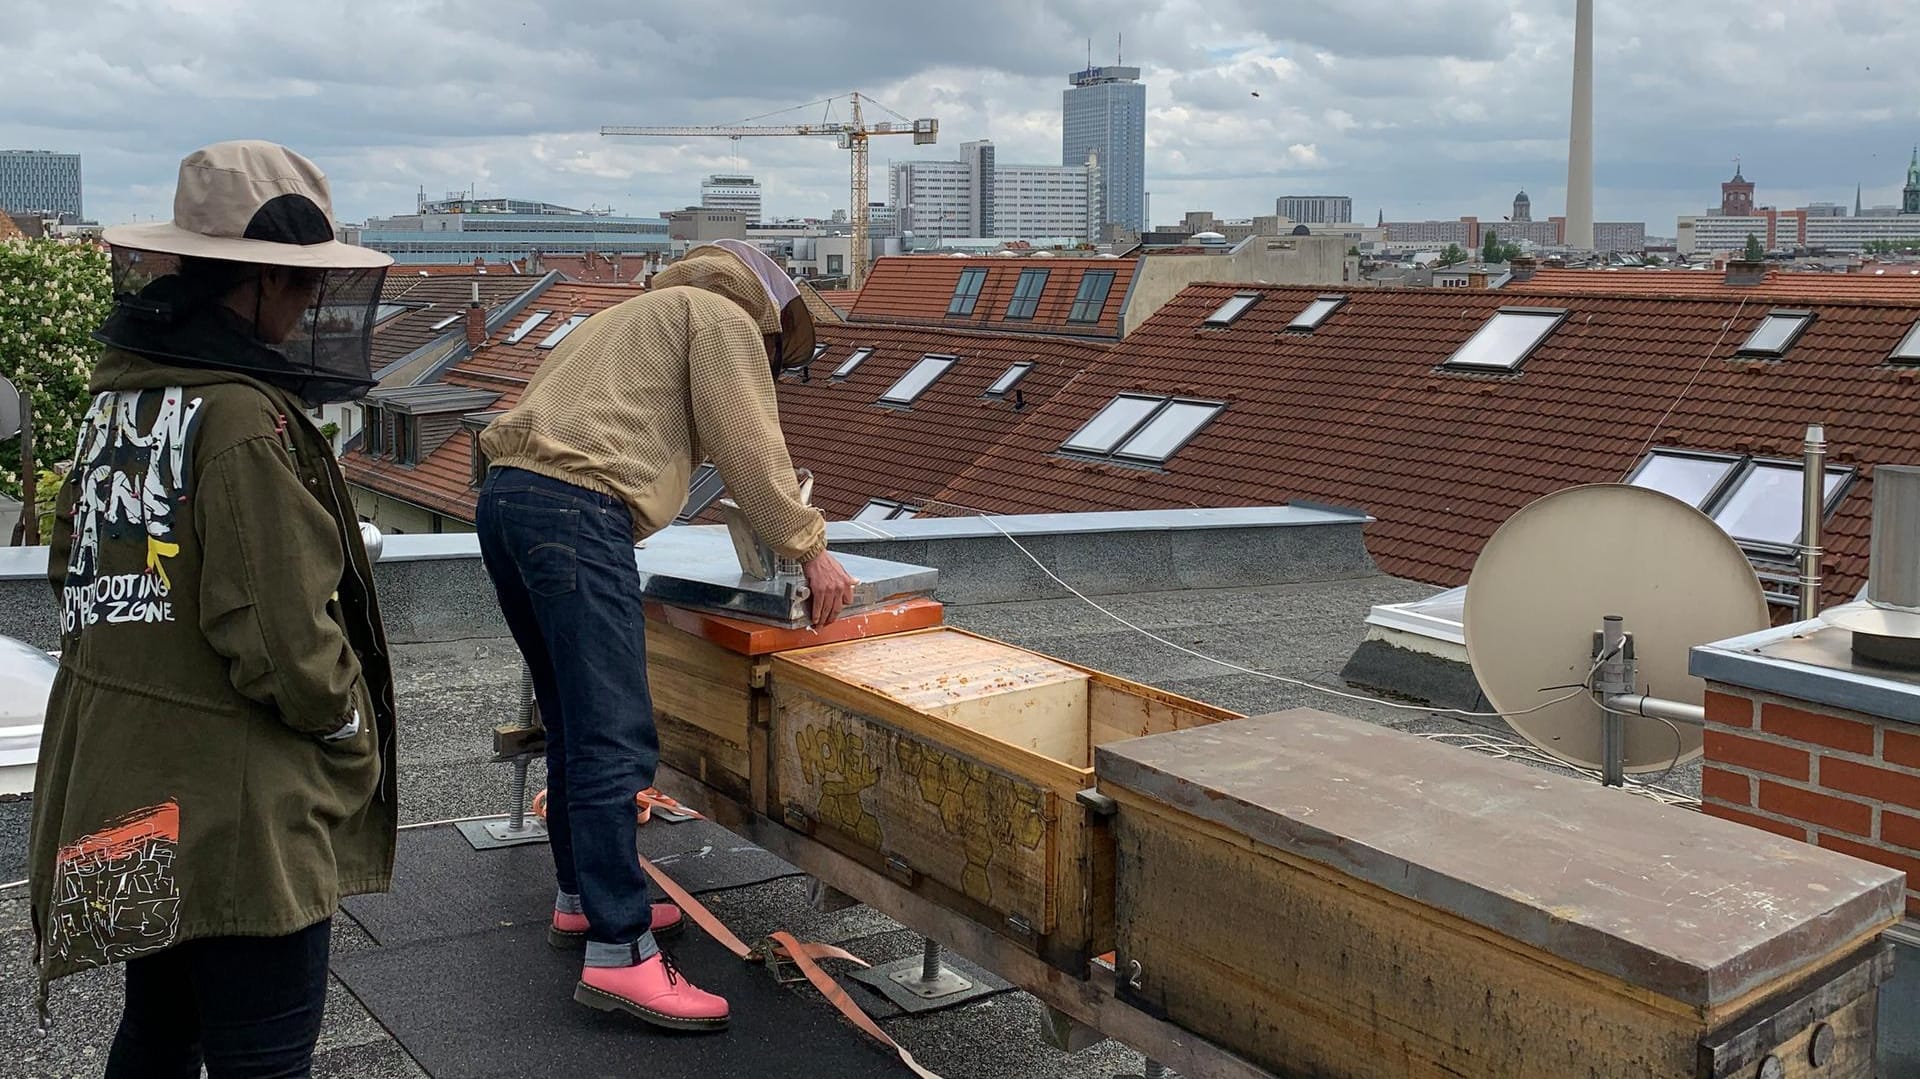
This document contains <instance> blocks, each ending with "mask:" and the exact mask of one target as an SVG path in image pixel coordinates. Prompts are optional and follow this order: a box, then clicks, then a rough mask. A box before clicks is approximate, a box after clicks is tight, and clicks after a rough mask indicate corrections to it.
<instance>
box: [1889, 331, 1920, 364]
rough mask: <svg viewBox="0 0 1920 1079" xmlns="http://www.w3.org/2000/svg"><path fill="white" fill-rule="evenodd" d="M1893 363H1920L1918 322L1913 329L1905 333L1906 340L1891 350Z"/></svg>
mask: <svg viewBox="0 0 1920 1079" xmlns="http://www.w3.org/2000/svg"><path fill="white" fill-rule="evenodd" d="M1893 361H1894V362H1895V363H1920V322H1916V323H1914V324H1913V329H1911V330H1908V331H1907V336H1906V339H1905V340H1903V341H1901V342H1900V347H1899V348H1896V349H1894V350H1893Z"/></svg>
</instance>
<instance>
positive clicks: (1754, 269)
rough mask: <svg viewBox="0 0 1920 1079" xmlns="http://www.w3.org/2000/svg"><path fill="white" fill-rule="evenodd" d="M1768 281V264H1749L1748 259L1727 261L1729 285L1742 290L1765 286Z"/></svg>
mask: <svg viewBox="0 0 1920 1079" xmlns="http://www.w3.org/2000/svg"><path fill="white" fill-rule="evenodd" d="M1766 280H1767V264H1766V263H1764V262H1748V261H1747V260H1746V259H1728V260H1727V284H1729V285H1734V286H1737V287H1740V288H1746V287H1748V286H1751V285H1758V284H1763V283H1765V281H1766Z"/></svg>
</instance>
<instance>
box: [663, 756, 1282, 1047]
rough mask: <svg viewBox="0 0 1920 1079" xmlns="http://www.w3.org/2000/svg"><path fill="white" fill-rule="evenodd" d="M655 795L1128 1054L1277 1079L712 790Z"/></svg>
mask: <svg viewBox="0 0 1920 1079" xmlns="http://www.w3.org/2000/svg"><path fill="white" fill-rule="evenodd" d="M660 788H661V789H662V790H664V791H666V792H667V793H668V794H670V795H672V796H673V797H674V798H676V799H679V800H680V801H681V802H682V803H684V804H686V805H688V806H691V807H693V808H695V809H697V810H699V811H700V812H701V813H703V814H705V815H707V816H708V817H710V818H712V819H714V820H716V821H722V822H729V821H732V822H737V823H727V827H730V828H734V829H736V830H737V831H738V832H739V833H740V834H742V835H744V836H746V837H747V838H749V839H751V840H753V841H754V842H755V843H758V844H759V845H760V846H761V847H763V848H765V849H766V850H768V851H770V852H772V853H773V854H775V855H778V856H779V857H781V858H783V859H785V860H786V861H788V862H790V863H792V864H793V865H795V866H797V867H798V868H800V869H802V870H804V871H806V872H807V873H808V874H810V875H812V876H813V877H815V878H817V879H819V880H821V881H824V882H825V883H827V884H828V885H830V886H832V887H834V888H838V889H840V890H841V891H843V892H846V893H847V894H848V895H852V896H855V897H857V898H858V899H859V900H860V901H861V902H862V903H865V904H866V905H868V906H870V907H872V908H874V909H875V910H878V911H880V912H881V913H882V914H885V915H887V916H888V917H890V918H892V919H894V920H895V921H897V922H899V923H900V924H902V925H904V926H906V927H908V928H909V929H912V930H914V931H915V932H917V933H921V934H924V935H925V936H928V937H931V938H933V939H934V940H938V941H940V942H941V943H942V944H944V945H946V946H948V947H950V948H952V949H954V950H955V951H956V952H958V953H959V954H961V955H964V956H966V957H967V958H968V959H969V960H971V961H973V962H975V963H978V964H980V965H981V966H983V967H985V968H986V969H988V970H991V971H993V972H994V973H995V974H998V975H999V976H1000V977H1002V978H1005V979H1006V980H1007V981H1008V982H1011V983H1012V984H1014V985H1016V986H1019V987H1020V988H1021V989H1022V990H1024V991H1026V992H1027V993H1030V994H1032V995H1033V996H1035V997H1037V998H1039V1000H1040V1001H1041V1002H1042V1003H1044V1004H1046V1005H1048V1006H1050V1007H1053V1008H1056V1009H1058V1010H1059V1011H1060V1012H1062V1013H1064V1014H1065V1015H1067V1016H1070V1017H1071V1018H1073V1019H1074V1020H1075V1021H1077V1022H1080V1023H1084V1024H1086V1025H1087V1026H1088V1027H1091V1028H1092V1029H1094V1030H1097V1031H1100V1032H1101V1033H1102V1034H1105V1035H1106V1036H1108V1037H1110V1038H1113V1039H1114V1040H1116V1041H1119V1042H1122V1043H1124V1044H1126V1045H1130V1046H1132V1047H1133V1048H1134V1049H1137V1050H1139V1051H1140V1052H1143V1053H1145V1054H1146V1055H1147V1056H1149V1057H1151V1058H1153V1059H1154V1060H1156V1061H1159V1062H1160V1063H1163V1064H1165V1065H1166V1066H1167V1067H1169V1068H1172V1069H1174V1070H1175V1071H1177V1072H1179V1073H1180V1074H1182V1075H1187V1076H1195V1077H1198V1076H1206V1077H1208V1079H1278V1077H1277V1076H1275V1075H1274V1074H1273V1073H1271V1072H1268V1071H1266V1070H1264V1069H1262V1068H1259V1067H1256V1066H1255V1065H1253V1064H1251V1063H1249V1062H1248V1061H1247V1060H1246V1059H1244V1058H1242V1057H1239V1056H1236V1055H1235V1054H1233V1053H1231V1052H1228V1051H1226V1050H1224V1049H1221V1048H1220V1047H1219V1046H1217V1045H1215V1044H1213V1043H1210V1042H1208V1041H1206V1040H1205V1039H1203V1038H1200V1037H1198V1036H1196V1035H1194V1034H1193V1033H1192V1032H1191V1031H1186V1030H1182V1029H1180V1028H1179V1027H1177V1026H1175V1025H1173V1024H1172V1023H1169V1022H1167V1021H1165V1020H1164V1019H1160V1018H1157V1017H1155V1016H1151V1015H1148V1014H1146V1013H1145V1012H1142V1011H1140V1010H1139V1009H1137V1008H1134V1007H1132V1006H1131V1005H1128V1004H1126V1003H1124V1002H1122V1001H1121V1000H1119V999H1118V997H1117V995H1116V993H1115V984H1114V976H1113V972H1112V971H1111V970H1110V969H1107V968H1105V967H1097V966H1096V967H1093V968H1092V969H1091V970H1090V971H1087V972H1086V973H1087V977H1085V978H1081V977H1077V976H1075V975H1074V974H1073V973H1070V972H1065V971H1061V970H1057V969H1055V968H1054V967H1052V966H1050V965H1049V964H1048V963H1046V962H1045V961H1044V960H1042V959H1041V958H1039V957H1038V956H1035V955H1033V954H1032V953H1030V952H1028V951H1026V950H1025V949H1023V948H1021V947H1020V946H1018V945H1017V944H1015V943H1013V942H1012V941H1010V940H1008V939H1006V938H1005V937H1003V936H1001V935H1000V934H998V933H996V932H995V931H993V930H992V929H989V928H988V927H986V926H984V925H981V924H980V923H978V922H976V921H973V920H971V919H969V918H966V917H964V916H962V915H959V914H956V913H954V912H953V911H951V910H948V909H947V908H945V907H943V906H941V905H940V904H939V903H937V902H935V901H933V900H931V899H928V898H927V897H925V896H922V895H920V894H917V893H915V892H914V891H913V890H911V889H909V888H905V887H902V886H901V885H899V884H897V883H895V882H894V881H893V880H891V879H889V878H887V877H886V876H884V875H883V874H881V873H880V872H879V871H877V870H874V869H872V868H870V867H868V866H865V865H862V864H861V863H859V862H858V861H855V860H854V859H852V858H849V857H847V856H846V855H844V854H841V853H839V852H837V851H834V850H832V849H831V848H829V847H827V846H826V845H825V844H822V843H820V842H819V841H817V840H814V839H811V838H808V837H807V836H803V835H801V834H800V833H798V832H795V831H793V830H792V829H790V828H787V827H785V826H783V825H781V824H779V823H778V822H776V821H773V820H769V819H767V818H766V817H762V816H752V815H747V814H745V813H744V808H745V807H743V806H741V805H739V804H738V803H734V802H732V801H731V800H729V799H727V798H724V797H721V796H718V795H716V794H715V793H714V792H713V791H712V790H711V789H710V788H707V787H704V786H702V785H700V784H699V783H697V782H694V781H693V780H691V779H689V778H687V777H686V776H685V775H682V774H678V773H676V772H675V771H674V770H672V769H670V768H669V769H663V770H662V773H661V776H660Z"/></svg>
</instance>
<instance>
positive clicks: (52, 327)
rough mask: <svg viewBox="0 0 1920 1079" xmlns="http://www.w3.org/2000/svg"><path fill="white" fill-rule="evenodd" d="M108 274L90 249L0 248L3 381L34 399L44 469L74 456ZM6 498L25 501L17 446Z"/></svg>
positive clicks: (6, 465)
mask: <svg viewBox="0 0 1920 1079" xmlns="http://www.w3.org/2000/svg"><path fill="white" fill-rule="evenodd" d="M107 267H108V262H107V255H106V252H104V251H102V250H100V249H99V248H98V247H96V246H94V245H92V244H75V243H66V242H63V241H59V240H22V239H10V240H0V375H5V376H6V377H7V378H8V379H9V380H11V381H12V382H13V385H14V388H15V389H17V390H19V391H20V395H21V396H22V397H26V396H27V395H29V394H31V395H32V396H33V445H34V457H35V459H36V464H37V465H38V466H39V467H40V468H41V469H45V468H47V467H48V466H49V465H51V464H53V463H55V462H58V461H61V460H64V459H65V458H66V457H67V456H68V455H69V454H71V453H72V452H73V440H74V433H75V429H76V428H77V427H78V426H79V423H80V417H81V416H82V415H83V414H84V413H85V411H86V406H87V379H88V378H89V377H90V376H91V375H92V374H93V363H94V359H95V357H96V356H97V355H98V353H99V347H98V346H97V345H95V344H94V342H93V331H94V330H95V329H97V328H98V327H99V325H100V323H101V320H103V319H105V318H106V316H107V311H108V309H109V308H110V307H111V306H112V302H113V295H112V286H111V284H110V282H109V276H108V269H107ZM0 491H3V492H5V493H6V494H7V495H9V496H11V497H14V498H19V497H20V494H21V490H20V440H19V439H18V438H9V439H5V440H3V441H0ZM43 508H44V507H43ZM4 542H5V539H4V537H0V544H3V543H4Z"/></svg>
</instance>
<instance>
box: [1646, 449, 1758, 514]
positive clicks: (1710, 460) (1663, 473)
mask: <svg viewBox="0 0 1920 1079" xmlns="http://www.w3.org/2000/svg"><path fill="white" fill-rule="evenodd" d="M1739 464H1740V459H1739V458H1737V457H1710V456H1705V455H1698V454H1691V453H1673V452H1670V451H1666V450H1655V451H1654V452H1652V453H1650V454H1648V455H1647V457H1646V459H1645V460H1643V461H1641V462H1640V467H1639V468H1636V469H1634V470H1633V475H1632V476H1630V477H1628V479H1627V482H1628V483H1630V484H1632V485H1634V486H1635V487H1647V488H1651V489H1653V490H1655V491H1660V492H1663V493H1665V494H1670V495H1672V496H1673V497H1675V498H1677V499H1679V500H1680V501H1682V502H1685V503H1686V504H1687V505H1689V506H1692V507H1693V508H1694V509H1697V510H1700V509H1705V508H1706V505H1707V502H1708V501H1709V500H1710V499H1712V497H1713V496H1714V494H1715V493H1716V492H1718V491H1719V490H1720V488H1721V486H1722V485H1723V484H1725V483H1726V482H1727V477H1728V476H1731V475H1732V474H1733V470H1734V469H1735V468H1737V467H1739Z"/></svg>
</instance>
